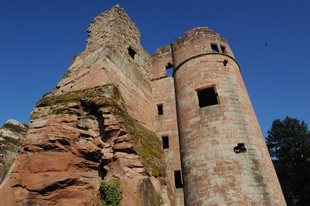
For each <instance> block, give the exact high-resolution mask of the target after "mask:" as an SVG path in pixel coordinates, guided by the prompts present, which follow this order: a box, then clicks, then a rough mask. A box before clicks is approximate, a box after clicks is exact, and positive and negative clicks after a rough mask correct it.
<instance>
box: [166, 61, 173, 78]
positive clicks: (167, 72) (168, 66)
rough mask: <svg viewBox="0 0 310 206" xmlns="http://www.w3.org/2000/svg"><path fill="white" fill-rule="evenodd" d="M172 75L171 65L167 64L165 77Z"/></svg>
mask: <svg viewBox="0 0 310 206" xmlns="http://www.w3.org/2000/svg"><path fill="white" fill-rule="evenodd" d="M172 74H173V68H172V64H171V63H168V64H167V66H166V75H169V76H172Z"/></svg>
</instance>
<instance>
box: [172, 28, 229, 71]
mask: <svg viewBox="0 0 310 206" xmlns="http://www.w3.org/2000/svg"><path fill="white" fill-rule="evenodd" d="M172 51H173V59H174V65H173V66H174V69H175V70H177V68H178V67H179V66H180V65H181V64H182V63H184V62H185V61H187V60H188V59H191V58H194V57H197V56H201V55H205V54H209V53H219V54H224V55H227V56H230V57H232V58H234V55H233V53H232V51H231V49H230V47H229V45H228V43H227V41H226V40H225V39H224V38H222V37H221V36H220V35H219V34H218V33H215V32H214V31H213V30H211V29H209V28H208V27H198V28H195V29H191V30H189V31H187V32H185V34H184V36H183V37H181V38H178V39H176V41H175V42H174V43H172Z"/></svg>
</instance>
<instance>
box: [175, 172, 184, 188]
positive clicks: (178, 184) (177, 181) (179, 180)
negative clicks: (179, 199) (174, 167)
mask: <svg viewBox="0 0 310 206" xmlns="http://www.w3.org/2000/svg"><path fill="white" fill-rule="evenodd" d="M174 184H175V188H183V183H182V175H181V171H180V170H178V171H174Z"/></svg>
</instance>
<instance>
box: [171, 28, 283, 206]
mask: <svg viewBox="0 0 310 206" xmlns="http://www.w3.org/2000/svg"><path fill="white" fill-rule="evenodd" d="M172 55H173V67H174V79H175V89H176V102H177V111H178V123H179V132H180V147H181V148H180V149H181V159H182V174H183V181H184V194H185V195H184V196H185V205H187V206H192V205H195V206H198V205H199V206H206V205H249V206H252V205H286V203H285V200H284V198H283V195H282V191H281V188H280V184H279V182H278V179H277V176H276V173H275V170H274V168H273V165H272V162H271V160H270V156H269V153H268V150H267V147H266V144H265V141H264V138H263V136H262V133H261V131H260V127H259V125H258V122H257V119H256V116H255V113H254V110H253V108H252V105H251V102H250V99H249V96H248V94H247V91H246V88H245V85H244V83H243V80H242V77H241V74H240V67H239V64H238V62H237V61H236V60H235V59H234V55H233V53H232V51H231V49H230V47H229V45H228V43H227V42H226V40H225V39H223V38H222V37H220V35H219V34H217V33H214V32H213V31H212V30H210V29H208V28H206V27H201V28H196V29H192V30H190V31H188V32H186V33H185V35H184V37H182V38H179V39H177V40H176V41H175V42H174V43H173V44H172Z"/></svg>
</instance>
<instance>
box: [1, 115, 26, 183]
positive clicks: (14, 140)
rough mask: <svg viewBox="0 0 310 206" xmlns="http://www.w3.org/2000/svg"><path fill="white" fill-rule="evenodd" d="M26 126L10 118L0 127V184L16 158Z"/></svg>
mask: <svg viewBox="0 0 310 206" xmlns="http://www.w3.org/2000/svg"><path fill="white" fill-rule="evenodd" d="M27 128H28V126H27V125H25V124H22V123H20V122H18V121H16V120H13V119H10V120H8V121H7V122H6V123H4V125H3V126H2V128H0V184H1V183H2V181H3V179H4V178H5V176H6V174H7V172H8V171H9V169H10V167H11V165H12V164H13V162H14V160H15V159H16V157H17V155H18V152H19V150H20V147H21V145H22V142H23V140H24V138H25V136H26V132H27Z"/></svg>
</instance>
